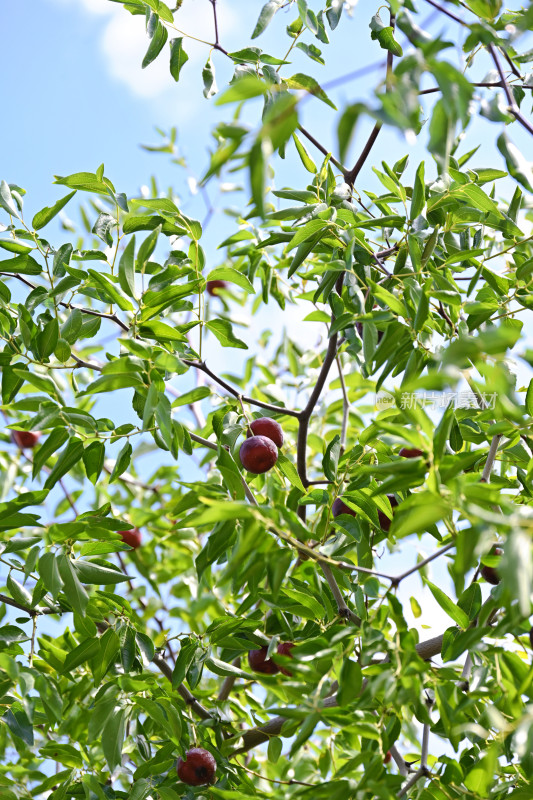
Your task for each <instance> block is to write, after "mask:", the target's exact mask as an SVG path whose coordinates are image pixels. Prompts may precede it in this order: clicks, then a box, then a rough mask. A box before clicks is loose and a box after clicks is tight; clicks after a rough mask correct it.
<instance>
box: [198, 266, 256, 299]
mask: <svg viewBox="0 0 533 800" xmlns="http://www.w3.org/2000/svg"><path fill="white" fill-rule="evenodd" d="M219 280H220V281H229V282H230V283H235V284H237V286H240V287H241V289H244V291H245V292H248V294H255V289H254V287H253V286H252V284H251V283H250V281H249V280H248V278H247V277H246V275H243V273H242V272H239V271H238V270H236V269H233V267H217V268H216V269H213V270H211V272H210V273H209V275H208V276H207V277H206V281H219Z"/></svg>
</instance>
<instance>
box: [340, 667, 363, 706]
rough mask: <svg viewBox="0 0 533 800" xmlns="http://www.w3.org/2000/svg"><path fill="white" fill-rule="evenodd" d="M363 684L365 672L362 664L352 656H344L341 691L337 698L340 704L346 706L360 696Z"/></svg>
mask: <svg viewBox="0 0 533 800" xmlns="http://www.w3.org/2000/svg"><path fill="white" fill-rule="evenodd" d="M362 685H363V674H362V671H361V665H360V664H358V663H357V662H356V661H352V660H351V659H350V658H344V659H343V662H342V667H341V672H340V677H339V691H338V693H337V698H338V701H339V705H340V706H346V705H348V703H351V702H352V701H353V700H355V699H356V697H358V696H359V694H360V692H361V688H362Z"/></svg>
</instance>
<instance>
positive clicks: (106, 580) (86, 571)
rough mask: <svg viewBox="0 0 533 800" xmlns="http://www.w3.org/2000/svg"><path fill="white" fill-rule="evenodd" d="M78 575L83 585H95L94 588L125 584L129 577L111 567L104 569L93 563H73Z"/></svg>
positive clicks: (79, 561)
mask: <svg viewBox="0 0 533 800" xmlns="http://www.w3.org/2000/svg"><path fill="white" fill-rule="evenodd" d="M73 566H74V569H75V570H76V574H77V576H78V577H79V579H80V581H81V582H82V583H87V584H93V585H94V586H108V585H109V584H115V583H124V582H125V581H127V580H128V576H127V575H124V573H123V572H119V571H118V570H116V569H110V568H109V567H102V566H100V564H95V563H94V562H92V561H81V560H78V561H75V562H73Z"/></svg>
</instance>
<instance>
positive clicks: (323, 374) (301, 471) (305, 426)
mask: <svg viewBox="0 0 533 800" xmlns="http://www.w3.org/2000/svg"><path fill="white" fill-rule="evenodd" d="M341 277H344V273H342V275H341ZM332 320H333V317H332ZM337 338H338V337H337V334H336V333H334V334H333V336H330V339H329V343H328V349H327V351H326V357H325V358H324V362H323V364H322V367H321V369H320V373H319V375H318V379H317V382H316V384H315V388H314V389H313V391H312V392H311V397H310V398H309V400H308V402H307V405H306V407H305V408H304V409H303V410H302V411H300V414H299V420H300V425H299V427H298V439H297V445H296V447H297V453H296V462H297V467H298V475H299V476H300V480H301V482H302V483H303V485H304V486H305V488H307V487H308V486H309V481H308V480H307V465H306V452H307V432H308V430H309V420H310V418H311V414H312V413H313V410H314V408H315V406H316V404H317V402H318V398H319V397H320V393H321V392H322V389H323V388H324V384H325V383H326V379H327V377H328V373H329V370H330V367H331V365H332V363H333V361H334V360H335V354H336V352H337ZM301 508H305V506H301Z"/></svg>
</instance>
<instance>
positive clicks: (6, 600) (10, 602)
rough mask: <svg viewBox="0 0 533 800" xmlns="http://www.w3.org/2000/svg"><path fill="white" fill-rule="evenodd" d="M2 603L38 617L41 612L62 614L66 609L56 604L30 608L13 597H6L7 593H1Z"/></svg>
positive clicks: (0, 599) (0, 601)
mask: <svg viewBox="0 0 533 800" xmlns="http://www.w3.org/2000/svg"><path fill="white" fill-rule="evenodd" d="M0 603H5V604H6V605H8V606H13V608H18V609H19V611H24V612H25V613H26V614H28V615H29V616H30V617H36V616H38V615H39V614H62V613H63V612H64V610H65V609H63V608H61V607H60V606H55V607H53V608H41V607H38V608H30V607H29V606H25V605H23V604H22V603H18V602H17V601H16V600H12V599H11V597H6V595H5V594H0Z"/></svg>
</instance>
